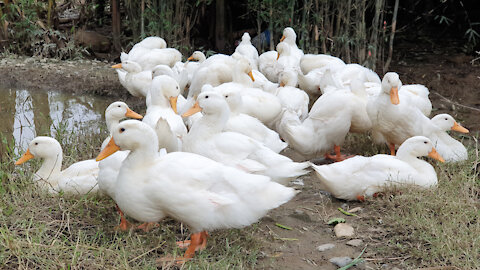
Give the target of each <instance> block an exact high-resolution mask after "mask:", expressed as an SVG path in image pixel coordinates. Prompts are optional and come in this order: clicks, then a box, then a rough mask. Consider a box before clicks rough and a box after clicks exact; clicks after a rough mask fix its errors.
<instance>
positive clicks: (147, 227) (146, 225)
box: [137, 222, 159, 232]
mask: <svg viewBox="0 0 480 270" xmlns="http://www.w3.org/2000/svg"><path fill="white" fill-rule="evenodd" d="M158 226H159V225H158V223H156V222H145V223H143V224H140V225H138V226H137V229H139V230H143V231H144V232H149V231H150V230H151V229H153V228H155V227H158Z"/></svg>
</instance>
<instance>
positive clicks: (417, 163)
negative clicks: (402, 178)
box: [397, 146, 428, 170]
mask: <svg viewBox="0 0 480 270" xmlns="http://www.w3.org/2000/svg"><path fill="white" fill-rule="evenodd" d="M397 158H398V159H400V160H402V161H405V162H407V163H408V164H410V165H411V166H412V167H414V168H416V169H417V170H419V169H420V168H422V167H423V166H424V164H425V163H426V162H425V161H423V160H421V159H418V157H417V156H415V155H413V154H412V149H410V148H408V147H401V146H400V148H398V150H397ZM427 164H428V163H427Z"/></svg>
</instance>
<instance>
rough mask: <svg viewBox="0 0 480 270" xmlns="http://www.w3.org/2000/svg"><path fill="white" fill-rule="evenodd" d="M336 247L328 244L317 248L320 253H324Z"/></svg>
mask: <svg viewBox="0 0 480 270" xmlns="http://www.w3.org/2000/svg"><path fill="white" fill-rule="evenodd" d="M334 247H335V244H332V243H328V244H323V245H320V246H318V247H317V250H318V251H320V252H323V251H325V250H329V249H332V248H334Z"/></svg>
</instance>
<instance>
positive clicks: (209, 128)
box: [189, 108, 230, 138]
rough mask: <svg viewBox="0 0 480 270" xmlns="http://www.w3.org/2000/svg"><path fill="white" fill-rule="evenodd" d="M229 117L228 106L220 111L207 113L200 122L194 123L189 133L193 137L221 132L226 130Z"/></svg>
mask: <svg viewBox="0 0 480 270" xmlns="http://www.w3.org/2000/svg"><path fill="white" fill-rule="evenodd" d="M229 118H230V110H228V108H227V110H225V109H224V110H223V111H222V112H220V113H218V112H217V113H205V114H204V115H203V117H202V118H200V119H199V120H198V121H197V122H198V123H195V124H194V125H193V127H192V129H191V130H190V132H189V133H191V134H192V135H191V136H192V137H193V138H196V137H203V136H208V135H211V134H216V133H220V132H222V131H223V130H224V128H225V126H226V124H227V122H228V119H229Z"/></svg>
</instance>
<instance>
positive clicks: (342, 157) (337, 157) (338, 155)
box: [325, 145, 354, 162]
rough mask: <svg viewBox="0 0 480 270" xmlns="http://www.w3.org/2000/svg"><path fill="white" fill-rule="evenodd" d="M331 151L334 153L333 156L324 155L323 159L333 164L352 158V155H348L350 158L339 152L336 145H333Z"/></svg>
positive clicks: (338, 147)
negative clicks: (333, 162) (331, 161)
mask: <svg viewBox="0 0 480 270" xmlns="http://www.w3.org/2000/svg"><path fill="white" fill-rule="evenodd" d="M333 149H334V151H335V155H330V154H325V158H327V159H331V160H334V161H335V162H340V161H344V160H345V159H348V158H351V157H354V155H350V156H347V155H343V154H342V153H341V152H340V146H338V145H335V146H334V148H333Z"/></svg>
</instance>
